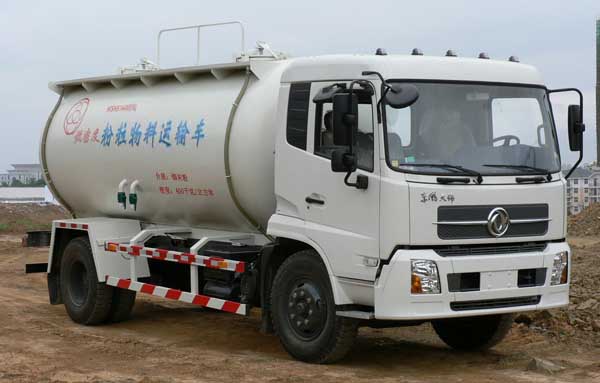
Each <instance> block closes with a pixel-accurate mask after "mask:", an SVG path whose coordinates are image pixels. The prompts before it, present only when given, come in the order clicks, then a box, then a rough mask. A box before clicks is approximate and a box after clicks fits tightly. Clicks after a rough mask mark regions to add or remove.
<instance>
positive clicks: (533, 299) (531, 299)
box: [450, 295, 542, 311]
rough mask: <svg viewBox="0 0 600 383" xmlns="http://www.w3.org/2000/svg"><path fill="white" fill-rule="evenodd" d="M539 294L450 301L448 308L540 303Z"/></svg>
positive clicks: (495, 306)
mask: <svg viewBox="0 0 600 383" xmlns="http://www.w3.org/2000/svg"><path fill="white" fill-rule="evenodd" d="M541 298H542V296H541V295H532V296H528V297H515V298H501V299H486V300H479V301H463V302H451V303H450V308H451V309H452V310H453V311H467V310H485V309H499V308H504V307H518V306H531V305H537V304H539V303H540V299H541Z"/></svg>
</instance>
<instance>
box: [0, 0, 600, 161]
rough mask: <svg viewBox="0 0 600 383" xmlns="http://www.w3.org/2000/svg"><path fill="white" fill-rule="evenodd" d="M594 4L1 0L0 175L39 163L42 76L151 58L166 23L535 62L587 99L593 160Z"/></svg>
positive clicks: (313, 51)
mask: <svg viewBox="0 0 600 383" xmlns="http://www.w3.org/2000/svg"><path fill="white" fill-rule="evenodd" d="M599 16H600V1H598V0H574V1H570V2H565V1H564V0H562V1H558V0H529V1H523V0H520V1H514V0H502V1H496V2H491V1H481V0H477V1H475V0H452V1H448V0H436V1H433V0H420V1H418V2H415V1H404V0H392V1H376V0H373V1H369V2H365V1H355V0H342V1H338V0H329V1H323V0H321V1H313V0H303V1H299V2H298V1H295V2H288V1H283V0H269V1H261V0H253V1H227V0H221V1H218V2H215V1H210V2H209V1H200V0H196V1H183V0H170V1H164V0H163V1H153V0H145V1H137V0H128V1H118V0H103V1H95V2H83V1H63V0H53V1H43V0H38V1H33V0H19V1H9V0H6V1H2V2H1V3H0V84H1V86H0V118H1V121H2V124H1V126H0V173H1V172H3V171H4V169H6V168H7V167H8V166H9V164H11V163H32V162H38V161H39V159H38V151H39V140H40V136H41V133H42V130H43V127H44V124H45V122H46V120H47V118H48V115H49V114H50V111H51V110H52V108H53V106H54V104H55V103H56V100H57V97H58V96H57V95H56V94H55V93H53V92H52V91H50V90H49V89H48V83H49V82H50V81H58V80H65V79H72V78H79V77H85V76H93V75H106V74H113V73H116V71H117V69H118V68H119V67H122V66H126V65H132V64H136V63H137V62H138V61H139V59H140V58H142V57H148V58H150V59H151V60H153V59H154V58H155V51H156V34H157V33H158V31H159V30H160V29H162V28H168V27H175V26H182V25H192V24H204V23H213V22H220V21H229V20H241V21H243V22H244V24H245V27H246V48H252V47H253V46H254V44H255V42H256V41H258V40H261V41H266V42H268V43H269V44H270V46H271V47H272V48H273V49H275V50H277V51H283V52H286V53H287V54H289V55H290V56H292V57H299V56H309V55H310V56H312V55H322V54H339V53H364V54H371V53H373V52H375V49H376V48H378V47H383V48H385V49H386V50H387V52H388V53H390V54H407V53H409V52H410V51H411V50H412V48H414V47H418V48H420V49H421V50H422V51H423V52H424V53H425V54H426V55H435V56H441V55H443V54H444V53H445V52H446V50H447V49H453V50H454V51H456V52H457V53H458V54H459V55H460V56H469V57H475V56H477V55H478V54H479V52H482V51H485V52H487V53H488V54H489V55H490V56H491V58H492V59H502V60H504V59H506V58H508V57H509V56H510V55H516V56H518V57H519V58H520V60H521V62H523V63H527V64H532V65H534V66H536V67H537V68H538V69H539V70H540V71H541V72H542V74H543V76H544V79H545V82H546V85H547V86H548V88H563V87H577V88H579V89H581V91H582V92H584V97H585V103H584V114H585V116H584V120H585V123H586V125H587V131H586V134H585V138H584V142H585V144H584V148H585V157H584V161H586V162H590V161H594V160H595V159H596V158H595V157H596V155H595V153H596V152H595V150H596V149H595V148H596V145H595V142H596V139H595V136H596V135H595V110H594V109H595V93H594V90H595V84H596V68H595V54H596V51H595V19H596V18H597V17H599ZM165 37H166V38H165V39H164V41H163V47H164V49H163V53H162V54H163V59H162V62H161V64H163V65H162V66H163V67H167V66H177V65H187V64H192V63H193V62H194V59H195V55H196V52H195V45H194V44H195V43H194V35H193V34H190V33H183V34H178V35H173V34H171V35H166V36H165ZM201 45H202V48H203V49H202V55H203V56H202V63H203V64H208V63H217V62H229V61H232V58H233V57H234V55H235V54H236V53H239V49H240V48H239V44H238V42H237V35H236V34H235V31H234V30H231V29H230V30H227V29H217V30H214V31H212V32H206V33H203V35H202V39H201ZM552 101H553V105H554V113H555V119H556V122H557V128H558V135H559V142H560V144H561V145H560V146H561V154H562V157H563V163H573V162H574V161H575V159H576V157H577V154H576V153H571V152H569V150H568V144H567V137H566V135H567V134H566V115H567V112H566V110H567V105H568V104H569V103H575V102H576V101H577V99H576V97H574V96H573V95H557V96H555V97H553V98H552Z"/></svg>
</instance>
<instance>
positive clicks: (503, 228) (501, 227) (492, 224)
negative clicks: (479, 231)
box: [487, 207, 510, 237]
mask: <svg viewBox="0 0 600 383" xmlns="http://www.w3.org/2000/svg"><path fill="white" fill-rule="evenodd" d="M509 226H510V217H509V216H508V212H507V211H506V210H504V209H503V208H501V207H497V208H494V209H492V211H490V214H489V215H488V222H487V228H488V231H489V232H490V234H491V235H493V236H494V237H502V236H503V235H504V234H506V232H507V231H508V227H509Z"/></svg>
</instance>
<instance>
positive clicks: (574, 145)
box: [568, 105, 585, 152]
mask: <svg viewBox="0 0 600 383" xmlns="http://www.w3.org/2000/svg"><path fill="white" fill-rule="evenodd" d="M568 121H569V148H570V149H571V151H573V152H578V151H580V150H581V149H582V147H583V131H584V130H585V125H583V121H581V107H580V106H579V105H569V118H568Z"/></svg>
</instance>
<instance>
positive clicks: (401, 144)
mask: <svg viewBox="0 0 600 383" xmlns="http://www.w3.org/2000/svg"><path fill="white" fill-rule="evenodd" d="M413 85H415V86H416V87H417V89H418V90H419V99H418V100H417V101H416V102H415V103H414V104H413V105H412V106H410V107H408V108H404V109H393V108H391V107H389V106H386V108H385V122H386V129H387V132H386V133H387V145H386V150H387V153H386V156H387V162H388V164H389V165H390V166H391V167H392V168H393V169H394V170H398V171H408V172H415V173H424V174H450V173H452V170H451V169H450V168H448V167H443V166H436V165H440V164H443V165H452V166H460V167H464V168H467V169H470V170H472V171H476V172H479V173H481V174H483V175H514V174H540V173H548V172H552V173H554V172H558V171H559V170H560V156H559V152H558V147H557V141H556V136H555V131H554V126H553V120H552V117H551V113H550V106H549V104H548V98H547V93H546V90H545V89H542V88H535V87H523V86H503V85H479V84H454V83H452V84H449V83H420V82H415V83H413ZM411 164H413V165H411ZM427 164H431V165H433V166H427Z"/></svg>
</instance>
